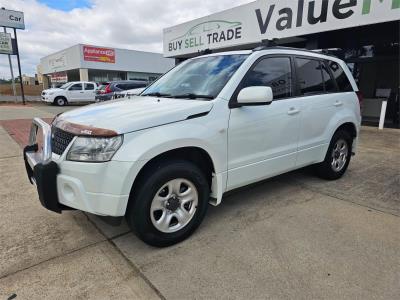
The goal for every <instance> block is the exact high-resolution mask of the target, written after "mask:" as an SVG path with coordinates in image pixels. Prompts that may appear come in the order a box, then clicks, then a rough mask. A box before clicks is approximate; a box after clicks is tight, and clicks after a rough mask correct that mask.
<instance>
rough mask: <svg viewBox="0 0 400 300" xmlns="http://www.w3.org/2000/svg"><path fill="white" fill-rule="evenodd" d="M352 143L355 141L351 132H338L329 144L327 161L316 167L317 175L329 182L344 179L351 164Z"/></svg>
mask: <svg viewBox="0 0 400 300" xmlns="http://www.w3.org/2000/svg"><path fill="white" fill-rule="evenodd" d="M352 143H353V139H352V137H351V135H350V133H349V132H347V131H345V130H338V131H336V133H335V134H334V135H333V137H332V140H331V142H330V144H329V148H328V151H327V153H326V155H325V160H324V161H323V162H322V163H320V164H318V165H317V166H316V170H317V174H318V175H319V176H320V177H321V178H324V179H328V180H335V179H338V178H340V177H342V176H343V174H344V173H345V172H346V170H347V167H348V166H349V163H350V159H351V147H352Z"/></svg>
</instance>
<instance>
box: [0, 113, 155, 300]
mask: <svg viewBox="0 0 400 300" xmlns="http://www.w3.org/2000/svg"><path fill="white" fill-rule="evenodd" d="M37 115H39V116H41V117H44V118H49V117H50V118H52V117H53V115H52V114H50V113H47V112H43V111H41V110H38V109H36V108H32V107H29V108H21V107H11V106H9V107H7V108H5V107H4V106H0V124H1V122H3V124H4V122H6V124H8V125H9V126H8V130H11V131H14V132H17V133H18V136H13V137H14V138H15V139H17V140H18V141H19V142H21V141H22V142H23V138H22V140H21V137H20V136H19V133H20V132H27V129H28V128H29V125H30V121H29V120H26V118H32V117H33V116H37ZM11 118H18V120H10V119H11ZM1 119H3V120H1ZM4 119H8V120H6V121H5V120H4ZM12 125H18V126H20V125H23V126H22V128H21V127H18V128H13V127H12ZM0 176H1V178H2V183H1V185H0V228H1V230H0V299H2V300H3V299H8V297H11V296H13V295H14V294H15V295H16V296H17V297H16V298H15V299H17V300H18V299H159V298H160V295H159V292H158V291H157V290H155V289H154V287H152V286H151V284H149V283H148V282H147V279H146V278H145V277H144V276H143V274H142V273H141V272H140V271H139V270H138V269H137V268H136V267H135V266H134V265H133V264H132V263H131V262H130V261H129V260H127V259H126V257H125V256H123V255H122V254H121V252H120V250H119V249H118V248H117V247H116V246H115V244H114V242H113V241H112V240H111V239H110V238H109V237H107V236H105V235H104V234H103V233H102V231H101V230H100V229H98V227H97V225H96V224H95V223H94V222H93V221H92V220H90V219H89V218H88V216H87V215H85V214H83V213H81V212H67V213H63V214H62V215H58V214H55V213H52V212H49V211H47V210H45V209H43V207H41V205H40V203H39V201H38V198H37V194H36V191H35V188H34V187H33V186H32V185H31V184H29V182H28V179H27V177H26V175H25V170H24V166H23V161H22V156H21V147H20V146H19V145H18V144H17V143H16V142H15V141H14V140H13V139H12V138H11V137H10V135H9V134H8V132H7V131H6V130H5V129H4V128H3V127H2V126H0ZM96 221H99V220H96ZM161 298H162V296H161Z"/></svg>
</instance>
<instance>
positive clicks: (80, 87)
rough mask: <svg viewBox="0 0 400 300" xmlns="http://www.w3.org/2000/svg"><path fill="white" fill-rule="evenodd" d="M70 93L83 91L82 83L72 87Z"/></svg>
mask: <svg viewBox="0 0 400 300" xmlns="http://www.w3.org/2000/svg"><path fill="white" fill-rule="evenodd" d="M69 90H70V91H81V90H82V84H81V83H75V84H73V85H71V87H70V88H69Z"/></svg>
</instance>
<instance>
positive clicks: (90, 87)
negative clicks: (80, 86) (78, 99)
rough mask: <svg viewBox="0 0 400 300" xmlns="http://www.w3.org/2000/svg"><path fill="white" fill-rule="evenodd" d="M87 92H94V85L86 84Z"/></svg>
mask: <svg viewBox="0 0 400 300" xmlns="http://www.w3.org/2000/svg"><path fill="white" fill-rule="evenodd" d="M85 90H86V91H90V90H94V84H91V83H85Z"/></svg>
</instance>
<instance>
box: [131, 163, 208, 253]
mask: <svg viewBox="0 0 400 300" xmlns="http://www.w3.org/2000/svg"><path fill="white" fill-rule="evenodd" d="M139 180H140V182H139V183H138V184H136V185H135V187H137V191H134V193H133V196H132V199H130V203H129V206H128V210H127V215H126V218H127V221H128V224H129V225H130V227H131V228H132V229H133V230H134V231H135V232H136V233H137V235H138V236H139V237H140V238H141V239H142V240H143V241H144V242H146V243H148V244H150V245H152V246H157V247H165V246H169V245H173V244H175V243H178V242H180V241H182V240H184V239H185V238H187V237H188V236H189V235H191V234H192V233H193V231H194V230H196V228H197V227H198V226H199V225H200V223H201V221H202V220H203V218H204V216H205V213H206V211H207V206H208V200H209V194H210V189H209V184H208V181H207V179H206V177H205V176H204V174H203V172H202V171H201V170H200V169H199V168H198V167H197V166H196V165H194V164H192V163H190V162H188V161H171V162H166V163H161V164H158V165H157V166H153V167H152V168H150V169H148V170H147V171H146V172H145V174H144V175H143V176H141V178H140V179H139Z"/></svg>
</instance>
